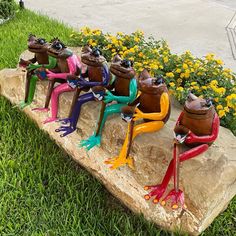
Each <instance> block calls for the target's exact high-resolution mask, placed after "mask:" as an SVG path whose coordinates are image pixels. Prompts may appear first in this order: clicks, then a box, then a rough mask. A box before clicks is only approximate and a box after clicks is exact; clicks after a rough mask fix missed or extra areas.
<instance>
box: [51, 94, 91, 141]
mask: <svg viewBox="0 0 236 236" xmlns="http://www.w3.org/2000/svg"><path fill="white" fill-rule="evenodd" d="M94 100H95V98H94V95H93V93H86V94H83V95H81V96H80V97H79V98H78V99H77V101H76V103H75V106H74V109H73V112H72V115H71V117H70V118H69V119H70V125H69V126H61V127H60V128H59V129H56V130H55V131H56V132H61V131H62V132H64V133H63V134H61V135H60V136H61V137H64V136H66V135H68V134H70V133H72V132H73V131H75V130H76V125H77V122H78V119H79V115H80V111H81V107H82V105H83V104H84V103H86V102H89V101H94Z"/></svg>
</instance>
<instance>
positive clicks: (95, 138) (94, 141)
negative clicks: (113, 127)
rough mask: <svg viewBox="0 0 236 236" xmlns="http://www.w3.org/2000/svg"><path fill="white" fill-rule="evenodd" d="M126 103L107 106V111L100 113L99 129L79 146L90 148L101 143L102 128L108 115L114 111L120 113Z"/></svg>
mask: <svg viewBox="0 0 236 236" xmlns="http://www.w3.org/2000/svg"><path fill="white" fill-rule="evenodd" d="M125 105H126V104H123V103H118V104H113V105H109V106H106V108H105V111H104V112H101V113H100V118H99V120H101V122H99V124H98V127H97V131H96V132H95V134H94V135H92V136H90V137H89V138H88V139H87V140H82V141H81V142H80V144H79V146H80V147H84V148H86V150H90V149H91V148H93V147H94V146H97V145H100V144H101V136H102V130H103V127H104V125H105V122H106V120H107V117H108V116H109V115H112V114H114V113H120V112H121V108H122V107H123V106H125Z"/></svg>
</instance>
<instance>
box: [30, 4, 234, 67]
mask: <svg viewBox="0 0 236 236" xmlns="http://www.w3.org/2000/svg"><path fill="white" fill-rule="evenodd" d="M25 5H26V7H27V8H30V9H32V10H35V11H39V12H40V13H43V14H47V15H49V16H51V17H53V18H56V19H59V20H62V21H63V22H65V23H67V24H69V25H71V26H73V27H74V28H80V27H82V26H89V27H92V28H100V29H102V30H103V31H105V32H106V31H108V32H112V33H115V32H118V31H123V32H126V33H130V32H133V31H135V30H136V29H142V30H143V31H144V32H145V34H146V35H150V34H152V35H153V36H154V37H155V38H156V39H160V38H163V39H166V40H167V42H168V43H169V45H170V47H171V49H172V51H173V52H177V53H181V52H184V51H186V50H190V51H191V52H192V53H193V54H194V55H196V56H199V57H201V56H204V55H206V54H207V53H209V52H212V53H215V54H216V55H217V57H219V58H221V59H222V60H223V61H224V62H225V66H226V67H230V68H231V69H232V70H234V71H236V60H234V57H233V54H234V53H235V54H236V50H235V48H234V47H235V45H234V42H236V37H235V35H236V34H235V32H234V28H235V26H236V20H235V21H232V22H231V24H230V25H229V27H230V29H226V26H227V25H228V24H229V22H230V20H231V18H232V17H233V16H234V13H235V11H236V1H235V2H234V1H232V0H168V1H166V0H126V1H123V0H97V1H87V0H57V1H48V0H40V1H35V0H25ZM234 22H235V23H234ZM234 24H235V25H234ZM228 37H229V38H228ZM229 39H230V41H231V45H230V43H229ZM234 40H235V41H234ZM234 51H235V52H234ZM234 56H236V55H234Z"/></svg>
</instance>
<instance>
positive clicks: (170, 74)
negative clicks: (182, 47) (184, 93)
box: [166, 72, 175, 78]
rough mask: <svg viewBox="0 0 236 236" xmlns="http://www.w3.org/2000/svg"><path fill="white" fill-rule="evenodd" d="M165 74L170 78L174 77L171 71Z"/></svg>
mask: <svg viewBox="0 0 236 236" xmlns="http://www.w3.org/2000/svg"><path fill="white" fill-rule="evenodd" d="M166 76H167V77H170V78H174V77H175V75H174V73H172V72H168V73H166Z"/></svg>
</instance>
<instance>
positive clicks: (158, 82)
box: [152, 77, 164, 85]
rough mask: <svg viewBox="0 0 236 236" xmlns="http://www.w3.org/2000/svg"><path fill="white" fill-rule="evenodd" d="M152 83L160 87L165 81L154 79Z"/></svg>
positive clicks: (160, 78) (159, 78)
mask: <svg viewBox="0 0 236 236" xmlns="http://www.w3.org/2000/svg"><path fill="white" fill-rule="evenodd" d="M152 83H153V84H155V85H160V84H163V83H164V79H163V78H162V77H158V78H156V79H153V81H152Z"/></svg>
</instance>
